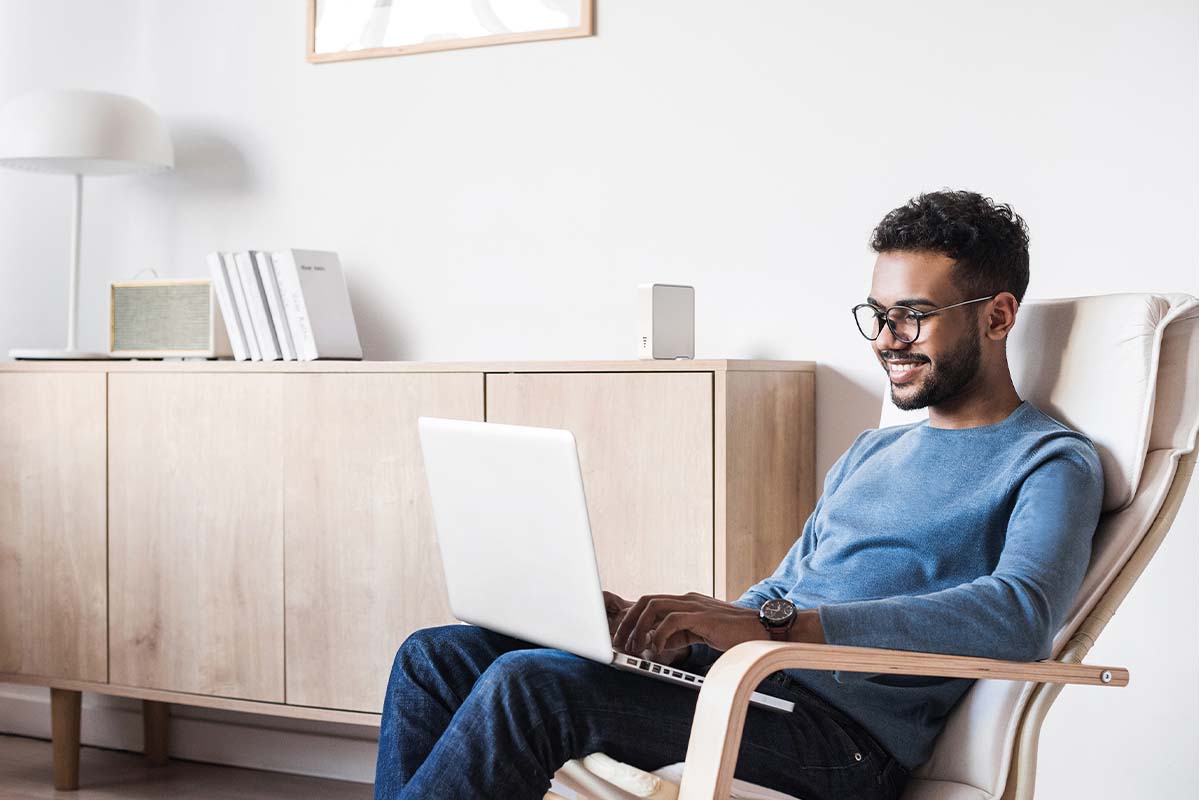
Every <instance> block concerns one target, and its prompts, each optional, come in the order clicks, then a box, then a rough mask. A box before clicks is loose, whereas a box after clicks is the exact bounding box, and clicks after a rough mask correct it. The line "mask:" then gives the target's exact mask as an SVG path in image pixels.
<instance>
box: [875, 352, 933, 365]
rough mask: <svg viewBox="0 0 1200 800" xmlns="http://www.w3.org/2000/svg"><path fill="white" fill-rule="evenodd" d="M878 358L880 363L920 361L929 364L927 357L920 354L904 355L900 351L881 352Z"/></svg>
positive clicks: (904, 353)
mask: <svg viewBox="0 0 1200 800" xmlns="http://www.w3.org/2000/svg"><path fill="white" fill-rule="evenodd" d="M879 358H880V360H882V361H920V362H923V363H925V364H928V363H929V357H928V356H925V355H922V354H921V353H906V352H904V351H901V350H881V351H880V353H879Z"/></svg>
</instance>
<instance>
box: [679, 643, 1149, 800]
mask: <svg viewBox="0 0 1200 800" xmlns="http://www.w3.org/2000/svg"><path fill="white" fill-rule="evenodd" d="M781 669H819V670H840V671H842V672H890V673H893V674H896V675H928V676H934V677H945V678H989V679H993V680H1010V681H1032V682H1034V683H1079V684H1088V685H1093V686H1125V685H1126V684H1128V683H1129V670H1126V669H1122V668H1120V667H1094V666H1090V665H1087V664H1063V663H1060V662H1057V661H1034V662H1028V663H1027V662H1021V661H998V660H995V659H990V658H973V657H969V656H948V655H940V654H936V653H917V652H911V651H907V650H880V649H877V648H873V647H843V646H839V645H828V644H792V643H788V642H767V641H753V642H743V643H741V644H739V645H737V646H735V647H732V648H730V649H729V651H728V652H726V653H725V654H724V655H722V656H721V657H720V658H719V659H717V662H716V663H715V664H713V666H712V668H711V669H710V670H709V671H708V674H707V675H706V676H705V678H704V686H703V687H702V688H701V691H700V698H699V700H698V701H697V703H696V716H695V717H694V718H693V720H692V733H691V736H690V737H689V739H688V749H687V759H686V763H685V765H684V769H683V780H682V782H681V784H680V787H679V800H727V798H728V797H729V791H730V787H731V785H732V783H733V769H734V766H735V765H736V763H737V754H738V748H739V747H740V746H741V741H742V728H743V726H744V725H745V722H746V711H747V708H748V705H749V702H750V694H751V692H753V691H754V689H755V687H756V686H758V684H759V683H760V682H762V680H763V679H765V678H766V677H767V676H768V675H770V674H771V673H773V672H778V671H779V670H781Z"/></svg>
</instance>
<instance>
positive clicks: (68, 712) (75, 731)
mask: <svg viewBox="0 0 1200 800" xmlns="http://www.w3.org/2000/svg"><path fill="white" fill-rule="evenodd" d="M82 699H83V694H82V693H81V692H75V691H71V690H70V689H51V690H50V741H51V743H52V746H53V748H54V788H55V789H60V790H70V789H78V788H79V714H80V703H81V701H82Z"/></svg>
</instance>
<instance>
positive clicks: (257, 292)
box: [208, 250, 362, 361]
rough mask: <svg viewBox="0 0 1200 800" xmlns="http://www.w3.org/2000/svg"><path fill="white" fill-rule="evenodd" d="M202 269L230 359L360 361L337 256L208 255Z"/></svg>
mask: <svg viewBox="0 0 1200 800" xmlns="http://www.w3.org/2000/svg"><path fill="white" fill-rule="evenodd" d="M208 268H209V272H210V273H211V274H212V281H213V285H214V286H215V287H216V290H217V302H218V303H219V304H220V306H221V315H222V316H223V317H224V318H225V328H226V330H227V331H228V332H229V343H230V345H231V346H232V349H233V357H234V358H235V359H236V360H238V361H280V360H282V361H314V360H316V359H318V358H342V359H359V360H361V359H362V347H361V346H360V345H359V343H358V329H357V328H356V327H355V325H354V312H353V311H352V310H351V308H350V292H349V291H348V290H347V289H346V278H345V276H344V275H343V274H342V265H341V262H339V261H338V257H337V253H330V252H326V251H323V250H274V251H271V252H268V251H266V250H242V251H238V252H233V253H225V252H213V253H209V254H208Z"/></svg>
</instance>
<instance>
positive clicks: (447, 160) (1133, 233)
mask: <svg viewBox="0 0 1200 800" xmlns="http://www.w3.org/2000/svg"><path fill="white" fill-rule="evenodd" d="M302 6H303V4H301V3H299V2H295V0H258V1H257V2H255V3H245V2H236V0H208V1H207V2H201V0H171V2H153V0H141V1H140V2H139V1H138V0H121V1H120V2H117V3H111V2H110V3H106V4H104V5H103V6H102V5H100V4H96V3H89V2H85V0H77V1H76V2H68V0H0V101H2V100H4V99H7V98H8V97H9V96H11V95H13V94H15V93H17V92H19V91H22V90H25V89H28V88H32V87H35V86H49V85H62V86H80V87H85V88H104V89H110V90H114V91H124V92H129V93H133V94H136V95H138V96H140V97H142V98H143V99H145V100H146V101H148V102H149V103H150V104H151V105H153V106H154V107H155V108H157V109H158V110H159V111H160V112H161V113H162V114H163V115H164V116H165V117H166V119H167V121H168V123H169V125H170V127H171V130H172V133H173V135H174V137H175V141H176V147H177V160H178V167H177V169H176V170H175V171H174V172H172V173H168V174H164V175H159V176H153V177H149V178H146V177H142V178H111V179H103V180H101V179H97V180H94V181H92V182H90V183H88V185H87V190H86V191H87V198H86V201H85V221H84V256H83V272H84V274H83V279H82V284H81V285H82V295H81V296H82V298H83V299H82V301H81V302H82V319H81V345H82V346H83V347H95V348H100V349H104V347H105V341H104V330H105V319H106V313H107V311H106V308H105V305H104V287H105V285H106V283H107V282H108V281H110V280H114V279H120V278H127V277H130V276H132V275H133V274H134V273H136V272H138V271H139V270H142V269H144V268H147V267H153V268H155V269H156V270H157V271H158V272H159V274H161V275H171V276H183V275H197V274H203V272H204V263H203V255H204V253H205V252H206V251H208V250H212V249H218V248H221V249H225V248H228V249H234V248H247V247H288V246H295V247H314V248H329V249H335V250H337V251H339V252H340V253H341V255H342V259H343V263H344V264H345V266H346V269H347V272H348V274H349V279H350V281H351V294H352V298H353V302H354V307H355V313H356V316H357V318H358V322H359V328H360V332H361V335H362V339H363V344H364V348H365V350H366V354H367V357H368V358H371V359H418V360H458V359H471V360H476V359H537V358H562V359H591V358H628V357H631V356H632V355H633V352H634V351H633V340H634V286H635V284H637V283H638V282H640V281H649V280H657V281H670V282H681V283H691V284H694V285H695V286H696V287H697V355H698V356H700V357H758V358H796V359H813V360H816V361H817V362H819V363H820V365H821V366H820V368H819V374H818V414H819V420H820V426H819V431H820V432H819V437H818V460H819V463H820V466H821V468H822V469H825V468H827V467H828V466H829V465H830V464H831V463H832V462H833V460H834V459H835V458H836V457H837V456H838V455H839V454H840V453H841V451H842V450H843V449H844V448H845V447H846V446H847V445H848V444H849V442H850V441H851V439H852V438H853V436H854V435H855V434H856V433H857V432H858V431H860V430H861V429H863V428H865V427H868V426H870V425H871V424H872V421H873V420H875V419H877V418H878V413H879V399H878V398H879V397H880V396H881V394H882V391H883V385H884V384H883V379H882V376H881V375H880V374H879V369H878V367H877V366H875V365H874V362H873V360H872V359H871V358H870V356H869V353H868V350H867V346H866V344H865V343H864V342H863V341H862V340H861V338H860V337H859V336H858V334H857V333H855V331H854V329H853V327H852V323H851V321H850V316H849V314H848V313H847V309H848V308H849V307H850V305H852V304H853V303H854V302H857V301H858V300H859V299H860V298H861V297H862V296H863V295H864V294H865V290H866V288H867V285H868V281H869V274H870V265H871V262H872V256H871V254H870V253H869V251H868V249H867V247H866V239H867V236H868V233H869V232H870V229H871V227H872V226H873V225H874V224H875V222H877V221H878V218H879V217H880V216H881V215H882V214H883V213H884V212H885V211H887V210H888V209H890V208H891V207H893V206H895V205H897V204H899V203H901V202H903V201H904V200H906V199H907V198H908V197H910V196H911V195H913V194H915V193H917V192H920V191H922V190H929V189H936V188H940V187H944V186H950V187H956V188H959V187H963V188H972V189H976V190H979V191H983V192H985V193H987V194H990V195H992V196H994V197H996V198H997V199H1000V200H1003V201H1007V202H1011V203H1012V204H1013V205H1014V207H1016V208H1017V210H1018V211H1020V212H1021V213H1022V214H1023V215H1024V216H1025V217H1026V219H1027V220H1028V222H1029V225H1030V228H1031V231H1032V246H1031V252H1032V257H1033V279H1032V283H1031V286H1030V292H1029V296H1030V297H1050V296H1066V295H1078V294H1095V293H1103V292H1115V291H1142V290H1154V291H1184V292H1189V293H1192V294H1197V293H1200V289H1198V286H1197V266H1196V265H1197V256H1198V248H1197V236H1198V225H1197V215H1198V213H1200V198H1198V191H1197V177H1196V176H1197V170H1198V167H1200V163H1198V158H1197V146H1196V143H1197V138H1198V134H1200V131H1198V125H1197V110H1198V106H1197V91H1198V82H1197V70H1196V65H1197V21H1198V20H1197V9H1196V6H1195V4H1194V3H1190V2H1183V1H1182V0H1180V1H1177V2H1152V3H1145V2H1134V1H1133V0H1127V1H1125V2H1102V3H1096V2H1066V1H1063V2H1055V3H1039V2H1025V3H1019V4H1018V3H1005V4H996V3H981V2H961V1H960V2H927V3H923V4H919V5H917V4H908V3H886V2H857V3H847V2H836V3H835V2H824V3H817V2H806V3H797V2H789V1H787V0H757V1H756V2H753V3H717V2H714V1H713V0H692V2H684V1H683V0H656V1H655V2H653V3H644V2H635V1H634V0H598V7H599V8H598V35H597V36H596V37H593V38H589V39H576V40H566V41H559V42H545V43H533V44H522V45H510V46H504V47H489V48H480V49H473V50H461V51H451V52H444V53H434V54H425V55H418V56H409V57H403V58H390V59H378V60H366V61H356V62H349V63H341V64H325V65H309V64H307V63H305V62H304V59H303V46H304V45H303V43H304V11H303V7H302ZM69 212H70V194H69V184H68V182H67V180H66V179H52V178H47V177H45V176H38V175H27V174H23V173H16V172H0V351H7V349H8V348H10V347H20V346H60V342H61V341H62V340H64V337H65V327H66V325H65V313H66V302H65V295H66V267H65V265H66V258H67V236H66V233H67V228H68V219H69ZM1197 528H1198V522H1197V501H1196V494H1195V487H1194V486H1193V490H1192V492H1191V494H1190V495H1189V497H1188V499H1187V500H1186V501H1185V510H1184V511H1183V513H1182V514H1181V515H1180V518H1179V522H1178V523H1177V524H1176V527H1175V530H1174V531H1173V533H1172V535H1171V536H1170V537H1169V538H1168V540H1167V543H1166V544H1165V545H1164V548H1163V551H1162V553H1161V555H1160V556H1159V558H1158V559H1157V561H1156V562H1155V564H1154V565H1153V566H1152V567H1151V568H1150V571H1149V572H1148V573H1147V575H1146V577H1145V578H1144V579H1143V581H1142V583H1141V584H1140V585H1139V586H1138V588H1137V589H1136V590H1135V591H1134V593H1133V594H1132V595H1131V597H1130V599H1129V600H1128V601H1127V604H1126V607H1125V610H1123V611H1122V613H1121V614H1120V615H1119V616H1118V617H1117V618H1116V619H1115V620H1114V622H1113V623H1112V625H1111V626H1110V628H1109V630H1108V631H1107V632H1106V635H1105V637H1104V638H1103V639H1101V642H1100V644H1099V646H1098V647H1097V648H1096V650H1095V651H1094V652H1095V655H1094V657H1093V658H1094V660H1096V661H1105V662H1108V663H1116V664H1122V665H1126V666H1129V667H1130V668H1131V670H1132V671H1133V682H1132V684H1131V686H1130V687H1129V688H1128V689H1125V690H1122V691H1119V692H1117V691H1113V692H1109V691H1104V692H1103V696H1102V697H1101V696H1100V690H1089V689H1080V688H1071V689H1068V690H1067V691H1065V692H1064V694H1063V696H1062V698H1061V699H1060V701H1059V705H1058V706H1057V707H1056V709H1055V711H1054V712H1052V714H1051V717H1050V719H1049V722H1048V723H1047V726H1046V730H1045V735H1044V738H1043V747H1042V767H1041V789H1040V791H1039V796H1041V797H1047V798H1050V797H1063V796H1076V795H1079V796H1084V795H1086V796H1092V797H1113V798H1116V797H1129V796H1156V797H1163V798H1174V797H1180V798H1184V797H1186V798H1192V797H1194V796H1195V795H1196V792H1197V778H1196V770H1197V756H1196V753H1197V745H1198V742H1197V688H1196V687H1197V679H1198V678H1197V667H1196V654H1197V638H1196V633H1195V631H1196V628H1197V616H1198V599H1197V589H1196V586H1197V568H1196V565H1197ZM1168 632H1169V633H1170V635H1171V636H1172V637H1174V639H1171V640H1170V641H1168ZM104 702H106V703H107V702H111V701H104ZM117 705H120V704H117ZM0 708H2V706H0ZM366 744H368V743H364V745H366ZM251 755H253V754H251ZM356 763H361V764H366V763H367V759H366V758H365V757H364V758H360V760H359V762H356ZM1079 767H1087V768H1090V769H1091V770H1092V773H1091V774H1083V775H1078V774H1076V773H1075V770H1076V769H1077V768H1079ZM363 769H367V770H369V767H366V766H364V767H363ZM361 777H363V778H364V779H365V778H369V771H366V772H363V773H362V775H361ZM1139 782H1141V783H1143V784H1144V783H1147V782H1149V783H1152V784H1153V785H1154V786H1155V787H1157V788H1156V789H1155V790H1154V791H1153V792H1150V791H1148V790H1146V788H1145V786H1144V785H1141V786H1139ZM1135 787H1137V788H1135Z"/></svg>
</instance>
